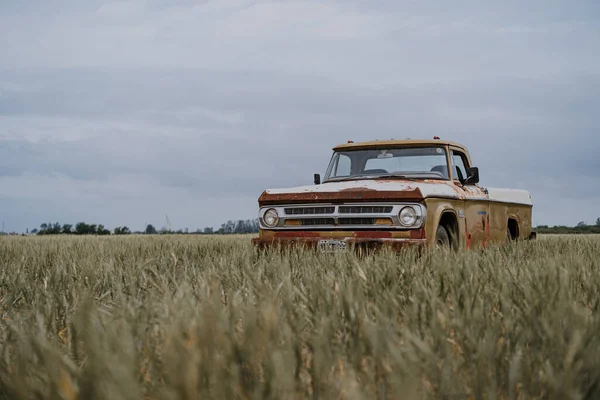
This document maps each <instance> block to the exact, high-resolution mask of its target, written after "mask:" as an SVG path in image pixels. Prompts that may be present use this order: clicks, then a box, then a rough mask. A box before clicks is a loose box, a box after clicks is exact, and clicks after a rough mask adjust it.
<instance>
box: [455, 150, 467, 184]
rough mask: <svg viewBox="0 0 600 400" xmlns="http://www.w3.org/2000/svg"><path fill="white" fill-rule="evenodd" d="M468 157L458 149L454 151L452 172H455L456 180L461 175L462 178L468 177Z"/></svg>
mask: <svg viewBox="0 0 600 400" xmlns="http://www.w3.org/2000/svg"><path fill="white" fill-rule="evenodd" d="M467 167H468V164H467V158H466V157H465V155H464V154H462V153H459V152H458V151H454V150H453V151H452V172H454V180H456V181H457V180H459V179H458V177H459V176H460V177H461V178H462V179H466V178H467Z"/></svg>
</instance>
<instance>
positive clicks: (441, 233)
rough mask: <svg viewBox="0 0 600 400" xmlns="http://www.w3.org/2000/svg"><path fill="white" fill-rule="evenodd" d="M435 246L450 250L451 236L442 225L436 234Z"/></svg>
mask: <svg viewBox="0 0 600 400" xmlns="http://www.w3.org/2000/svg"><path fill="white" fill-rule="evenodd" d="M435 245H436V246H437V247H440V248H447V249H449V248H450V235H448V231H447V230H446V228H444V227H443V226H442V225H439V226H438V228H437V231H436V233H435Z"/></svg>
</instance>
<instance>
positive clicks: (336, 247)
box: [317, 239, 346, 252]
mask: <svg viewBox="0 0 600 400" xmlns="http://www.w3.org/2000/svg"><path fill="white" fill-rule="evenodd" d="M317 247H318V249H319V250H320V251H323V252H336V251H346V242H344V241H343V240H330V239H323V240H319V242H318V244H317Z"/></svg>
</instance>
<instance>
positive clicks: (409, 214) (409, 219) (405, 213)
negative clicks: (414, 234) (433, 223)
mask: <svg viewBox="0 0 600 400" xmlns="http://www.w3.org/2000/svg"><path fill="white" fill-rule="evenodd" d="M399 217H400V223H401V224H402V225H404V226H413V225H414V224H416V223H417V212H416V211H415V209H414V208H412V207H404V208H403V209H402V210H400V214H399Z"/></svg>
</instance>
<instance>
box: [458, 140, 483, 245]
mask: <svg viewBox="0 0 600 400" xmlns="http://www.w3.org/2000/svg"><path fill="white" fill-rule="evenodd" d="M450 159H451V163H452V179H453V180H454V184H455V185H456V186H457V187H458V188H459V189H458V190H459V191H461V192H462V193H464V196H465V202H464V207H465V210H464V217H463V218H462V221H459V224H460V223H462V224H464V227H465V238H464V240H465V242H466V248H467V249H469V248H472V247H475V248H476V247H480V246H483V247H485V246H486V245H487V242H488V241H489V238H490V215H489V213H490V203H489V196H488V194H487V191H485V190H484V189H482V188H481V187H479V186H477V184H469V185H464V186H463V185H462V183H461V180H464V179H466V178H467V172H466V171H467V168H468V167H470V165H469V160H468V158H467V157H466V156H465V154H464V153H463V152H462V151H460V150H459V149H451V150H450Z"/></svg>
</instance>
